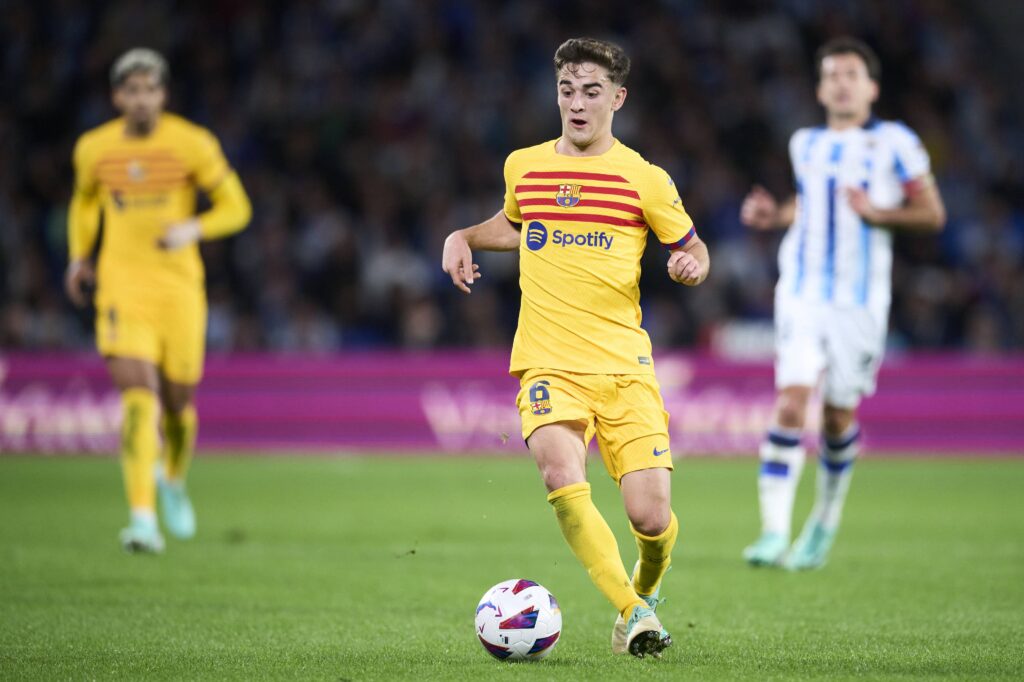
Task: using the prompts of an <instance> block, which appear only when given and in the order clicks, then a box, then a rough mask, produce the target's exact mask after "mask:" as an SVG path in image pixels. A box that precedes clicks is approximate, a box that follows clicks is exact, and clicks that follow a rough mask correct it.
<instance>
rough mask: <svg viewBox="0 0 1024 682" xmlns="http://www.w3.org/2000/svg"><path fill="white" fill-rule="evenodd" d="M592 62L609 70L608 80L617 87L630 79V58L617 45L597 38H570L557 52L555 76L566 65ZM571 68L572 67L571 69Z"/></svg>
mask: <svg viewBox="0 0 1024 682" xmlns="http://www.w3.org/2000/svg"><path fill="white" fill-rule="evenodd" d="M583 62H591V63H592V64H597V65H598V66H603V67H604V68H606V69H607V70H608V78H610V79H611V80H612V82H613V83H615V84H616V85H625V84H626V78H628V77H629V57H627V56H626V52H625V51H624V50H623V49H622V48H621V47H619V46H618V45H616V44H615V43H609V42H608V41H605V40H597V39H596V38H570V39H569V40H567V41H565V42H564V43H562V44H561V45H559V46H558V49H557V50H555V74H556V75H557V74H558V73H559V72H560V71H561V70H562V67H563V66H565V65H566V64H570V65H571V64H582V63H583ZM570 68H571V67H570Z"/></svg>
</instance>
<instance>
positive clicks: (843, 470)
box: [811, 424, 860, 531]
mask: <svg viewBox="0 0 1024 682" xmlns="http://www.w3.org/2000/svg"><path fill="white" fill-rule="evenodd" d="M859 451H860V426H858V425H857V424H852V425H851V426H850V428H848V429H847V430H846V432H845V433H844V434H843V435H842V436H840V437H839V438H835V439H832V438H824V439H823V440H822V447H821V465H820V466H819V467H818V476H817V489H818V491H817V499H816V500H815V502H814V510H813V511H812V512H811V515H812V516H813V518H816V519H817V520H818V522H819V523H820V524H821V525H822V526H823V527H824V528H825V529H826V530H830V531H835V530H836V529H837V528H838V527H839V520H840V518H841V517H842V514H843V503H844V502H845V501H846V493H847V492H848V491H849V489H850V480H851V479H852V478H853V463H854V461H855V460H856V459H857V453H858V452H859Z"/></svg>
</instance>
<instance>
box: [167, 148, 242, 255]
mask: <svg viewBox="0 0 1024 682" xmlns="http://www.w3.org/2000/svg"><path fill="white" fill-rule="evenodd" d="M195 151H196V160H195V166H194V167H193V170H192V173H193V177H194V179H195V182H196V184H197V185H198V186H199V188H200V189H202V190H203V191H204V192H206V195H207V196H208V197H209V198H210V208H209V209H207V210H206V211H203V212H202V213H200V214H199V215H197V216H194V217H192V218H189V219H188V220H184V221H182V222H179V223H174V224H172V225H168V226H167V229H166V230H165V231H164V235H163V237H161V238H160V240H159V242H158V245H159V246H160V248H162V249H166V250H169V251H173V250H175V249H180V248H182V247H184V246H187V245H189V244H192V243H194V242H197V241H199V240H201V239H220V238H222V237H227V236H229V235H232V234H235V233H236V232H239V231H241V230H242V229H243V228H244V227H245V226H246V225H248V224H249V220H250V218H252V204H251V202H250V201H249V195H248V194H246V192H245V188H244V187H243V186H242V181H241V180H240V179H239V177H238V173H236V172H235V171H234V170H232V168H231V167H230V166H229V165H228V162H227V159H225V158H224V153H223V152H222V151H221V148H220V144H219V143H218V142H217V139H216V138H215V137H214V136H213V135H212V134H210V133H208V132H206V131H203V133H202V134H201V135H200V137H199V140H198V142H197V144H196V150H195Z"/></svg>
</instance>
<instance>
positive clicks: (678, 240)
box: [640, 165, 711, 287]
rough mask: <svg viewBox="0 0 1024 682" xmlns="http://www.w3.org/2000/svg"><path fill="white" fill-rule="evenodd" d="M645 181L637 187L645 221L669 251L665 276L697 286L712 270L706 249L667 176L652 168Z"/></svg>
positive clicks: (663, 172)
mask: <svg viewBox="0 0 1024 682" xmlns="http://www.w3.org/2000/svg"><path fill="white" fill-rule="evenodd" d="M646 179H647V181H646V184H645V185H644V186H642V187H641V188H640V189H641V195H640V202H641V205H642V208H643V213H644V220H645V221H647V225H648V226H650V228H651V229H652V230H654V234H656V235H657V237H658V241H660V242H661V245H662V246H664V247H665V248H666V249H668V250H669V251H671V252H672V254H671V255H670V256H669V257H668V264H667V265H666V268H667V270H668V276H669V277H670V278H671V279H672V281H673V282H678V283H680V284H685V285H686V286H691V287H693V286H697V285H698V284H700V283H701V282H703V281H704V280H705V279H707V276H708V272H709V271H710V269H711V257H710V255H709V254H708V247H707V245H706V244H705V243H704V242H703V241H702V240H701V238H700V237H698V236H697V230H696V229H695V228H694V226H693V220H692V219H691V218H690V215H689V214H688V213H687V212H686V209H685V208H684V207H683V202H682V199H680V198H679V191H678V190H677V189H676V186H675V183H674V182H672V178H671V177H669V175H668V173H666V172H665V171H664V170H662V169H661V168H658V167H657V166H654V165H651V167H650V173H649V174H648V175H647V176H646Z"/></svg>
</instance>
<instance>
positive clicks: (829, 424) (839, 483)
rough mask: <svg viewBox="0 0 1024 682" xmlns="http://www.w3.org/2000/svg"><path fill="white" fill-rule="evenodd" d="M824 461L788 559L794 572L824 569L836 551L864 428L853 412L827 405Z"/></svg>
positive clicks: (820, 464)
mask: <svg viewBox="0 0 1024 682" xmlns="http://www.w3.org/2000/svg"><path fill="white" fill-rule="evenodd" d="M823 417H824V418H823V422H824V425H825V428H824V434H823V437H822V447H821V457H820V462H819V466H818V473H817V476H816V478H815V481H816V485H815V488H816V492H815V495H816V497H815V501H814V507H813V508H812V509H811V514H810V516H808V518H807V521H806V522H805V523H804V527H803V530H802V531H801V532H800V535H799V537H797V539H796V541H795V542H794V543H793V548H792V549H791V550H790V552H789V555H788V556H787V557H786V567H787V568H789V569H792V570H802V569H811V568H820V567H821V566H824V565H825V562H826V561H827V559H828V553H829V551H830V550H831V549H832V544H833V542H834V541H835V536H836V532H837V531H838V530H839V520H840V517H841V516H842V512H843V504H844V503H845V501H846V494H847V492H848V491H849V489H850V480H851V478H852V476H853V463H854V460H855V459H856V457H857V453H858V448H859V440H860V428H859V427H858V426H857V424H856V421H855V413H854V410H852V409H847V408H841V407H836V406H833V405H825V408H824V415H823Z"/></svg>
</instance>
